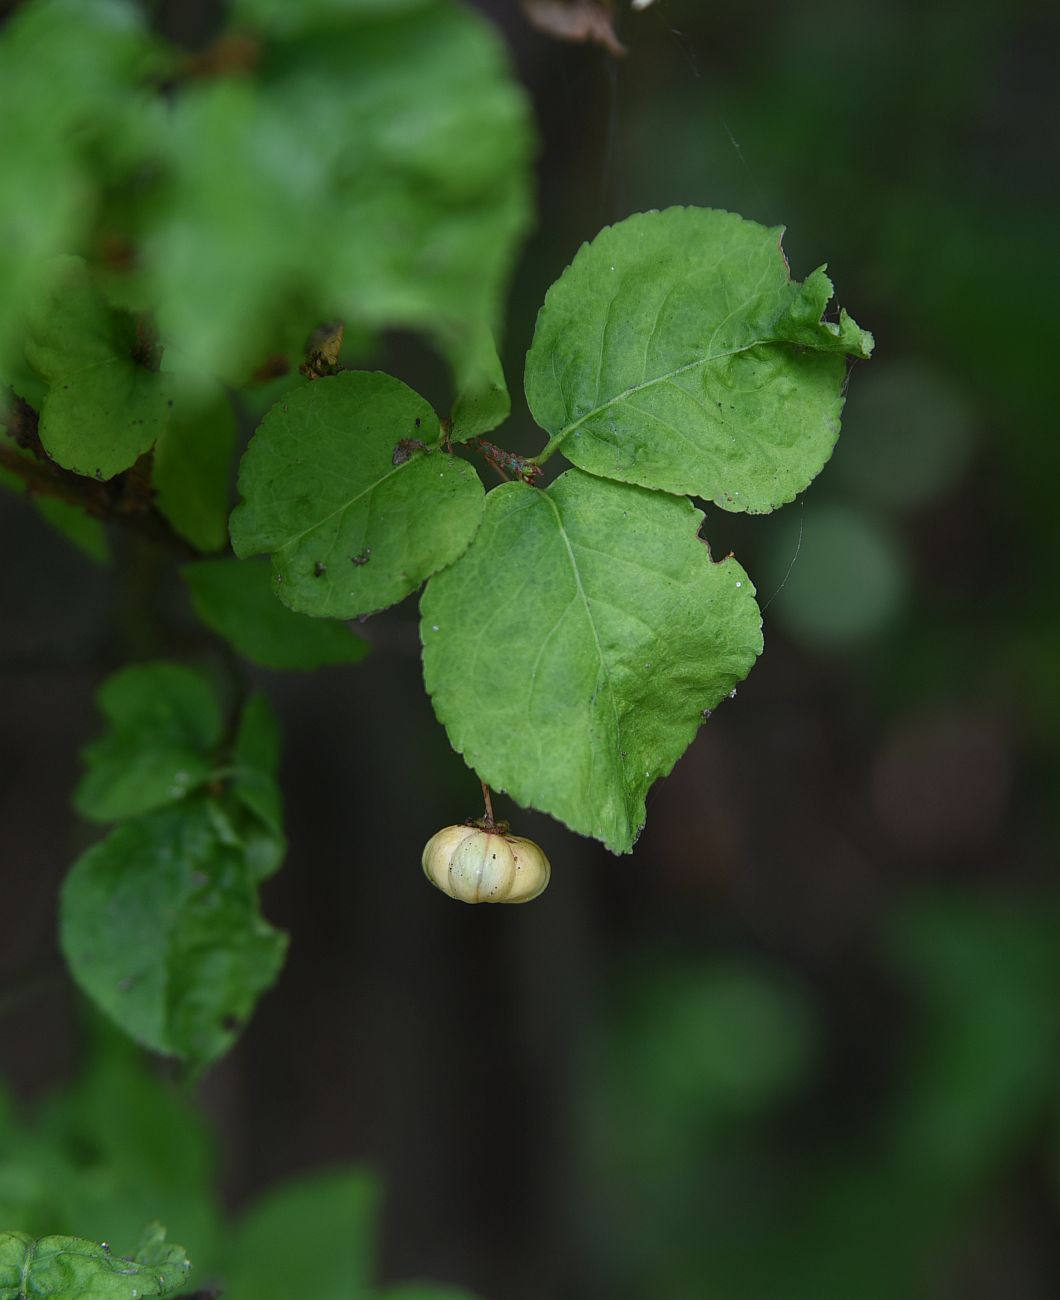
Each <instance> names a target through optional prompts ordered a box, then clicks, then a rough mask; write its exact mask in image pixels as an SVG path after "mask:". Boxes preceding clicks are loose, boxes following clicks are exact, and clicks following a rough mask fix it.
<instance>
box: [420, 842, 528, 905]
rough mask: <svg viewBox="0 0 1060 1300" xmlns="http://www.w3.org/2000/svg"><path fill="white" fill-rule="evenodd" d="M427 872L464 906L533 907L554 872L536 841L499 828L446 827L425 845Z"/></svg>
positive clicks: (424, 855) (433, 883)
mask: <svg viewBox="0 0 1060 1300" xmlns="http://www.w3.org/2000/svg"><path fill="white" fill-rule="evenodd" d="M423 872H424V875H425V876H426V877H427V879H428V880H429V881H430V882H431V884H432V885H437V887H438V888H439V889H440V890H441V891H442V893H443V894H448V895H449V897H450V898H458V899H459V900H460V901H461V902H462V903H529V901H530V900H531V899H532V898H536V897H537V896H538V894H540V893H543V892H544V889H545V887H546V885H547V884H548V879H549V876H550V875H551V874H552V868H551V867H550V866H549V863H548V858H546V857H545V855H544V853H543V852H542V851H541V849H540V848H539V847H538V846H537V845H536V844H535V843H534V842H533V840H524V839H523V838H522V836H520V835H508V834H507V833H505V832H504V831H503V830H502V829H501V828H500V827H495V828H494V829H493V830H484V829H482V828H481V827H479V826H446V827H445V829H444V830H440V831H439V832H438V834H437V835H432V836H431V838H430V839H429V840H428V841H427V847H426V848H425V849H424V850H423Z"/></svg>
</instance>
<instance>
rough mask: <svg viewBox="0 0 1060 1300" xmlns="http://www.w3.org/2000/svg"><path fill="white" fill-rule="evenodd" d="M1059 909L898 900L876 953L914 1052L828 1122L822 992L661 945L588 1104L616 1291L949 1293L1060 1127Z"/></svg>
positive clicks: (638, 977) (750, 1298)
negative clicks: (956, 1257)
mask: <svg viewBox="0 0 1060 1300" xmlns="http://www.w3.org/2000/svg"><path fill="white" fill-rule="evenodd" d="M1058 922H1060V912H1058V908H1057V905H1056V904H1055V903H1054V904H1052V905H1050V906H1049V907H1048V908H1044V909H1033V908H1028V907H1026V906H1022V905H1019V904H1014V903H1012V902H1009V901H1006V900H1003V899H1000V898H998V899H995V898H988V899H983V900H976V901H972V900H962V901H954V900H951V901H946V900H945V899H944V898H942V897H941V896H940V897H935V898H923V899H918V900H915V901H911V902H910V903H908V904H906V905H904V906H902V907H901V908H899V909H898V910H897V911H896V912H895V913H894V915H893V916H892V917H891V919H890V921H889V923H888V925H887V926H886V928H885V934H884V943H883V944H882V946H881V950H880V952H879V953H878V955H877V962H878V968H879V972H880V977H881V978H883V979H886V980H888V981H889V982H891V983H893V985H894V988H895V991H896V994H897V995H898V996H900V997H901V998H902V999H903V1000H904V1002H905V1004H906V1007H907V1010H908V1020H907V1023H906V1025H905V1028H904V1029H903V1030H902V1032H901V1037H900V1040H899V1041H898V1042H897V1043H896V1044H895V1048H896V1058H895V1064H894V1065H893V1067H892V1069H891V1072H890V1074H889V1076H888V1077H887V1078H885V1079H881V1080H880V1094H881V1095H880V1097H879V1098H878V1099H877V1098H876V1097H874V1096H873V1097H867V1098H865V1099H864V1101H859V1100H858V1099H851V1101H850V1102H848V1104H847V1109H846V1113H845V1114H843V1115H832V1116H831V1119H830V1122H829V1123H828V1124H827V1125H825V1126H824V1128H823V1129H819V1128H817V1127H815V1126H813V1125H810V1126H808V1125H807V1116H808V1114H809V1113H811V1112H810V1111H809V1109H808V1108H810V1107H811V1106H812V1107H815V1108H816V1107H820V1106H823V1107H824V1108H825V1109H826V1110H827V1109H828V1103H827V1098H826V1097H820V1098H815V1095H814V1094H815V1090H816V1089H817V1088H818V1087H819V1086H820V1085H819V1078H820V1075H821V1073H822V1071H823V1068H824V1066H825V1064H826V1061H825V1059H824V1055H823V1049H824V1046H825V1045H824V1042H823V1040H822V1036H821V1028H820V1025H819V1024H818V1023H817V1022H816V1020H815V1016H814V1012H813V1005H812V1002H811V1000H810V990H809V989H808V988H806V987H805V986H804V985H803V986H800V984H799V983H796V982H794V981H793V980H792V979H791V977H790V976H785V975H784V973H783V971H778V970H777V969H776V968H774V969H772V970H769V969H766V968H762V967H756V966H753V965H752V966H746V965H742V966H718V965H714V966H711V965H705V966H703V967H701V968H698V969H697V968H696V967H695V966H688V965H683V966H674V965H673V964H671V963H667V962H661V961H660V960H659V958H658V957H657V956H656V955H655V954H646V955H645V958H644V959H643V961H642V962H641V963H640V964H639V965H637V966H633V967H631V968H630V969H629V970H628V971H627V972H626V973H625V974H624V976H623V979H622V982H621V984H620V985H619V991H618V993H617V995H616V997H615V999H614V1001H613V1009H612V1014H611V1018H610V1021H609V1023H608V1024H607V1026H606V1027H605V1032H604V1034H603V1036H602V1037H601V1038H600V1040H599V1042H598V1045H597V1052H596V1055H595V1057H594V1060H595V1067H596V1068H595V1078H596V1080H597V1086H598V1088H599V1092H598V1093H595V1094H590V1100H589V1105H590V1108H591V1109H590V1111H589V1112H588V1113H587V1115H586V1132H587V1135H588V1136H589V1139H590V1141H589V1146H588V1159H589V1161H590V1168H591V1171H592V1184H593V1186H594V1187H596V1188H598V1189H601V1190H600V1195H599V1200H598V1209H599V1213H600V1218H599V1221H598V1222H597V1223H596V1224H595V1230H596V1233H597V1234H598V1235H597V1237H596V1240H597V1242H598V1246H597V1254H596V1267H597V1268H598V1269H600V1270H601V1273H600V1275H601V1277H607V1278H609V1289H610V1292H611V1294H614V1295H616V1296H621V1297H625V1296H629V1297H634V1296H641V1295H644V1294H646V1293H647V1292H648V1291H649V1289H650V1290H651V1292H652V1294H657V1295H663V1296H668V1297H669V1296H675V1297H676V1296H680V1297H684V1296H693V1295H711V1296H713V1295H718V1296H729V1295H739V1296H740V1297H742V1298H743V1297H746V1300H759V1298H761V1300H770V1298H771V1297H775V1296H776V1295H777V1292H778V1287H781V1286H782V1289H783V1294H784V1295H785V1296H790V1297H794V1300H822V1298H824V1297H828V1298H830V1297H833V1296H834V1297H836V1298H837V1300H838V1298H839V1297H841V1296H843V1295H849V1294H852V1293H855V1292H856V1294H858V1295H859V1296H865V1297H871V1300H893V1298H894V1297H895V1296H903V1297H905V1296H909V1297H914V1296H922V1295H932V1294H935V1292H933V1291H932V1290H930V1287H929V1283H930V1279H931V1275H932V1271H933V1269H934V1268H936V1267H937V1266H939V1265H941V1264H942V1262H943V1259H944V1250H945V1243H946V1242H947V1241H948V1240H950V1239H951V1238H953V1237H954V1236H955V1235H956V1234H959V1233H961V1232H962V1231H965V1230H968V1229H974V1225H975V1223H976V1222H977V1221H978V1219H979V1217H980V1216H981V1215H983V1214H989V1212H990V1205H991V1191H990V1189H991V1187H992V1186H994V1185H996V1181H997V1179H998V1178H999V1177H1001V1178H1003V1177H1004V1176H1005V1173H1006V1171H1011V1170H1013V1169H1014V1168H1016V1167H1017V1166H1018V1164H1019V1162H1020V1161H1021V1160H1022V1159H1023V1157H1024V1153H1025V1151H1026V1149H1027V1146H1028V1144H1029V1143H1033V1142H1034V1141H1036V1140H1041V1138H1042V1137H1043V1136H1044V1135H1046V1134H1048V1133H1049V1131H1050V1126H1051V1125H1052V1124H1053V1123H1054V1114H1055V1096H1056V1094H1057V1089H1058V1088H1060V1036H1058V1034H1057V1032H1056V1012H1055V999H1056V990H1057V988H1058V987H1060V952H1058V949H1057V945H1056V943H1055V935H1056V929H1057V924H1058ZM603 1189H606V1191H604V1190H603ZM617 1243H621V1245H620V1246H619V1245H618V1244H617ZM780 1279H783V1283H781V1281H780Z"/></svg>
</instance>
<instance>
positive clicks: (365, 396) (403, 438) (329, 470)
mask: <svg viewBox="0 0 1060 1300" xmlns="http://www.w3.org/2000/svg"><path fill="white" fill-rule="evenodd" d="M439 439H440V429H439V425H438V417H437V416H436V415H435V413H434V411H433V410H432V409H431V407H430V406H429V405H428V403H427V402H425V401H424V400H423V398H422V397H420V396H419V395H418V394H416V393H414V392H413V391H412V389H411V388H407V387H406V386H405V385H404V384H402V383H400V382H399V381H398V380H396V379H392V378H391V377H390V376H389V375H383V374H378V373H369V372H367V371H348V372H346V373H344V374H339V375H334V376H333V377H331V378H328V379H320V380H317V381H316V382H315V383H313V384H310V385H309V386H308V387H307V388H302V389H299V390H297V391H295V392H293V393H291V394H290V395H289V397H288V398H286V399H285V400H284V401H282V402H281V403H280V404H279V405H277V406H275V407H273V409H272V410H271V411H270V412H269V414H268V415H267V416H266V417H265V419H264V421H263V422H262V424H261V426H260V427H259V429H258V431H257V433H256V434H255V435H254V439H253V441H252V442H251V444H250V447H249V448H248V449H247V452H246V454H245V455H244V457H243V462H242V464H241V466H240V472H239V491H240V493H241V494H242V497H243V504H242V505H240V506H238V507H237V508H236V509H235V511H233V514H232V520H231V532H232V547H233V549H234V550H235V552H236V554H237V555H238V556H240V557H243V558H245V557H247V556H252V555H259V554H262V553H268V554H271V555H272V565H273V575H274V578H273V581H274V584H275V592H276V595H277V596H279V598H280V599H281V600H282V601H283V602H284V604H285V605H287V606H289V607H290V608H291V609H293V610H296V611H298V612H299V613H303V614H314V615H319V616H326V617H330V618H354V617H356V616H357V615H359V614H370V613H373V612H375V611H376V610H379V609H385V608H386V607H387V606H388V605H393V604H395V603H396V602H397V601H399V600H401V599H402V598H403V597H404V596H407V595H408V594H409V592H411V591H415V589H416V588H417V587H418V586H419V585H420V583H421V582H422V581H423V580H424V578H426V577H428V576H429V575H430V574H432V573H435V572H437V570H439V569H441V568H443V567H444V566H445V565H447V564H451V563H452V561H453V560H455V559H456V558H457V556H458V555H460V554H461V552H462V551H464V550H465V549H466V548H467V545H468V543H469V542H470V541H471V538H472V537H473V535H474V533H475V529H476V528H477V527H478V523H479V520H480V518H481V515H482V485H481V483H480V481H479V478H478V476H477V475H476V473H475V471H474V470H473V469H472V468H471V466H470V465H469V464H468V463H467V462H466V461H462V460H458V459H457V458H456V457H454V456H450V455H446V454H445V453H444V452H442V451H441V449H440V443H439Z"/></svg>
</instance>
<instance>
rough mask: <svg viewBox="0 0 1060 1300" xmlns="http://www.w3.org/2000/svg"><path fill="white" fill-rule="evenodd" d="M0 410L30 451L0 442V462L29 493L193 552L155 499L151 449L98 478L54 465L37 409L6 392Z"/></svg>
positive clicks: (185, 554)
mask: <svg viewBox="0 0 1060 1300" xmlns="http://www.w3.org/2000/svg"><path fill="white" fill-rule="evenodd" d="M0 414H2V417H3V424H4V426H5V427H6V430H7V433H8V436H9V437H10V438H11V439H12V440H13V441H14V442H15V444H16V445H17V446H18V447H19V448H21V452H22V453H26V452H28V453H29V455H25V454H20V452H18V451H16V450H15V449H14V448H13V447H9V446H7V445H5V444H4V443H2V442H0V466H2V467H3V468H4V469H6V470H8V471H10V473H12V474H15V475H17V476H18V477H19V478H20V479H21V480H22V482H23V483H24V484H25V487H26V491H27V493H28V494H29V495H30V496H44V497H51V498H52V499H53V500H56V501H64V502H65V503H66V504H67V505H71V506H77V507H78V508H79V509H81V510H84V511H85V513H86V514H89V515H91V516H92V517H93V518H94V519H100V520H103V521H104V522H113V523H118V524H121V525H123V527H126V528H130V529H132V530H134V531H135V532H138V533H139V534H140V535H141V536H142V537H147V538H149V539H150V540H151V541H153V542H156V543H157V544H159V545H161V546H166V547H169V548H170V549H172V550H176V551H179V552H180V554H181V555H182V556H183V557H184V558H186V559H193V558H195V557H196V556H197V555H198V552H197V551H196V549H195V548H194V547H193V546H192V545H191V544H190V543H189V542H186V541H185V540H184V538H183V537H181V536H180V534H179V533H177V532H176V531H175V530H174V529H173V527H172V526H171V524H170V523H169V520H168V519H166V517H165V515H163V514H162V513H161V511H160V510H159V509H158V507H157V506H156V505H155V503H154V496H153V492H152V488H151V464H152V457H151V453H150V452H148V453H147V454H146V455H144V456H141V457H140V459H139V460H138V461H137V462H136V463H135V464H134V465H131V466H130V467H129V468H128V469H127V470H125V471H124V472H123V473H121V474H117V475H115V477H114V478H112V479H108V480H107V481H106V482H100V481H99V480H98V479H94V478H87V477H86V476H85V475H83V474H75V473H74V472H73V471H72V470H68V469H63V468H62V466H61V465H56V463H55V462H54V461H53V460H52V459H51V458H50V457H49V456H48V453H47V452H46V451H45V450H44V446H43V444H42V443H41V440H40V433H39V431H38V425H39V420H38V416H37V412H36V411H35V410H34V409H33V407H32V406H30V405H29V403H28V402H25V401H23V399H22V398H21V397H17V396H16V395H15V394H14V393H9V394H8V396H7V398H6V400H5V402H4V406H3V409H2V411H0Z"/></svg>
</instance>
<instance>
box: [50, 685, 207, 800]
mask: <svg viewBox="0 0 1060 1300" xmlns="http://www.w3.org/2000/svg"><path fill="white" fill-rule="evenodd" d="M97 699H98V703H99V709H100V712H101V713H102V714H103V717H104V719H105V720H106V722H107V724H108V729H107V731H106V732H105V733H104V734H103V735H102V736H101V737H100V738H99V739H98V740H96V741H93V743H92V744H91V745H89V746H88V748H87V749H86V750H85V751H84V755H83V757H84V761H85V767H86V772H85V775H84V776H83V777H82V779H81V782H80V784H79V785H78V787H77V790H76V792H75V794H74V803H75V805H76V807H77V809H78V811H79V812H81V813H82V814H83V815H84V816H86V817H91V818H92V819H93V820H94V821H103V822H106V821H117V820H118V819H119V818H122V817H131V816H134V815H136V814H138V813H143V812H149V811H150V810H151V809H153V808H158V807H160V806H161V805H162V804H166V803H172V802H174V801H175V800H178V799H182V798H183V797H184V796H185V795H186V794H187V793H188V792H189V791H190V790H192V789H194V788H195V787H196V786H197V785H198V784H199V783H200V782H202V781H203V780H205V778H206V777H207V776H208V775H209V773H210V770H211V768H212V766H213V754H214V750H215V749H216V747H217V745H218V744H219V743H220V740H221V713H220V709H219V707H218V704H217V699H216V697H215V695H214V691H213V688H212V687H211V685H210V683H209V682H208V681H207V680H206V679H205V678H204V677H202V676H201V675H200V674H199V673H197V672H194V671H193V670H192V669H190V668H184V667H182V666H180V665H179V664H168V663H155V664H137V665H134V666H133V667H131V668H125V669H123V670H122V671H121V672H118V673H115V674H114V675H113V676H112V677H110V678H108V679H107V681H106V682H105V683H104V684H103V686H102V687H101V688H100V691H99V694H98V697H97Z"/></svg>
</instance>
